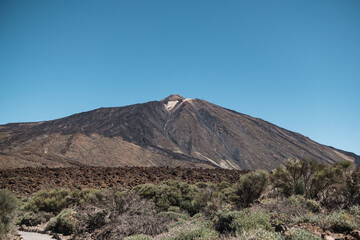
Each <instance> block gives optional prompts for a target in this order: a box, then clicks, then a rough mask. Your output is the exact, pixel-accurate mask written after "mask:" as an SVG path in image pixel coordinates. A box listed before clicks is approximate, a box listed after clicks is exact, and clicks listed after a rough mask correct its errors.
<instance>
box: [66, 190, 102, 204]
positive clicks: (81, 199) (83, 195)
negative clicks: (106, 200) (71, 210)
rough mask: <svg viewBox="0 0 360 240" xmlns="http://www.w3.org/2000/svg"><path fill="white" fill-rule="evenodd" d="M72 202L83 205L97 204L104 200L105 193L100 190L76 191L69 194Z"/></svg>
mask: <svg viewBox="0 0 360 240" xmlns="http://www.w3.org/2000/svg"><path fill="white" fill-rule="evenodd" d="M69 194H70V196H71V199H69V202H70V201H71V202H72V203H74V204H83V203H93V204H95V203H97V202H99V201H102V200H103V197H104V196H103V193H102V191H101V190H98V189H83V190H81V191H80V190H75V191H72V192H71V193H69Z"/></svg>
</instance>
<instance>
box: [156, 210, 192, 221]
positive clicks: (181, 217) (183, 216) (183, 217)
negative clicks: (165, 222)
mask: <svg viewBox="0 0 360 240" xmlns="http://www.w3.org/2000/svg"><path fill="white" fill-rule="evenodd" d="M159 216H166V217H168V218H169V219H172V220H175V221H179V220H188V219H189V216H188V215H186V214H184V213H177V212H170V211H169V212H161V213H159Z"/></svg>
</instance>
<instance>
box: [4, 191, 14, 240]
mask: <svg viewBox="0 0 360 240" xmlns="http://www.w3.org/2000/svg"><path fill="white" fill-rule="evenodd" d="M17 203H18V202H17V199H16V198H15V197H14V195H13V194H12V193H11V192H9V191H8V190H6V189H0V239H4V237H5V234H6V233H7V232H9V231H10V230H11V227H12V223H13V220H14V217H15V211H16V208H17Z"/></svg>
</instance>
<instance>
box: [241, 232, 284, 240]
mask: <svg viewBox="0 0 360 240" xmlns="http://www.w3.org/2000/svg"><path fill="white" fill-rule="evenodd" d="M237 239H238V240H260V239H261V240H283V239H284V238H283V237H282V236H281V234H280V233H277V232H272V231H268V230H264V229H251V230H250V231H247V232H244V233H242V234H241V235H239V236H238V237H237Z"/></svg>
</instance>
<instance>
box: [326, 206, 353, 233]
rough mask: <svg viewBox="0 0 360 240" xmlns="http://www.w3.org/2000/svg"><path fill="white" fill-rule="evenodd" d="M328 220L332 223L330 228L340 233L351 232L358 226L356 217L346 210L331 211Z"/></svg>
mask: <svg viewBox="0 0 360 240" xmlns="http://www.w3.org/2000/svg"><path fill="white" fill-rule="evenodd" d="M328 222H329V224H330V228H331V229H332V230H333V231H334V232H339V233H343V232H351V231H352V230H355V229H356V228H357V227H358V226H357V225H356V222H355V219H354V217H353V216H352V215H351V214H349V213H348V212H347V211H344V210H339V211H336V212H333V213H331V214H330V216H329V217H328Z"/></svg>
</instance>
